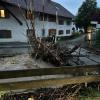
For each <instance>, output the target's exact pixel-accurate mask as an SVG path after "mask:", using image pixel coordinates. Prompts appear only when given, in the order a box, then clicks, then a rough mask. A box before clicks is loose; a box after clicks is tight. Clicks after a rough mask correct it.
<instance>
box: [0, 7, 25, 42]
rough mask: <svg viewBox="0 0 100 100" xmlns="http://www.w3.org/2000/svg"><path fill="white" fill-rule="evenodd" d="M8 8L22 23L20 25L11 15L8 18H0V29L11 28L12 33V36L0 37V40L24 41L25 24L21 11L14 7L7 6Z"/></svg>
mask: <svg viewBox="0 0 100 100" xmlns="http://www.w3.org/2000/svg"><path fill="white" fill-rule="evenodd" d="M9 9H10V11H11V12H13V14H14V15H15V16H16V17H17V18H18V19H19V20H20V21H21V22H22V23H23V25H20V24H19V23H18V22H17V20H16V19H15V18H14V17H12V16H11V15H10V17H9V18H2V19H1V18H0V30H11V33H12V38H9V39H0V42H26V41H27V38H26V29H27V26H26V24H25V21H24V19H23V16H22V13H21V11H20V10H19V9H18V8H16V7H9Z"/></svg>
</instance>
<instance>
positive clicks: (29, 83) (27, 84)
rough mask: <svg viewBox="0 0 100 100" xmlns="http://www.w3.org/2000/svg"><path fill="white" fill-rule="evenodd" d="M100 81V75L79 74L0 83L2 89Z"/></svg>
mask: <svg viewBox="0 0 100 100" xmlns="http://www.w3.org/2000/svg"><path fill="white" fill-rule="evenodd" d="M99 81H100V76H79V77H71V78H60V79H44V80H33V81H24V82H13V83H10V82H9V83H2V84H0V91H10V90H19V89H34V88H45V87H51V86H64V85H68V84H80V83H90V82H99Z"/></svg>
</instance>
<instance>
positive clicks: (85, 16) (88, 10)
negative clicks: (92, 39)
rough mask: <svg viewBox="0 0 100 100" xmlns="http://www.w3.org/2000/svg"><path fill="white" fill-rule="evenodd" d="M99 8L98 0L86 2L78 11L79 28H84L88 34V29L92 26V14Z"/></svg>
mask: <svg viewBox="0 0 100 100" xmlns="http://www.w3.org/2000/svg"><path fill="white" fill-rule="evenodd" d="M96 8H97V2H96V0H85V1H84V2H83V4H82V5H81V7H80V8H79V10H78V14H77V16H76V19H75V22H76V26H77V27H78V28H83V29H84V31H85V33H87V28H88V27H89V26H90V25H91V21H92V17H91V16H92V14H93V13H94V12H95V10H96Z"/></svg>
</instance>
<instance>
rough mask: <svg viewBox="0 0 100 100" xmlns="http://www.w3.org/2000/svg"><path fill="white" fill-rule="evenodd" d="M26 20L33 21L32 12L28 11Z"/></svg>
mask: <svg viewBox="0 0 100 100" xmlns="http://www.w3.org/2000/svg"><path fill="white" fill-rule="evenodd" d="M26 19H30V20H32V19H33V11H31V10H27V11H26Z"/></svg>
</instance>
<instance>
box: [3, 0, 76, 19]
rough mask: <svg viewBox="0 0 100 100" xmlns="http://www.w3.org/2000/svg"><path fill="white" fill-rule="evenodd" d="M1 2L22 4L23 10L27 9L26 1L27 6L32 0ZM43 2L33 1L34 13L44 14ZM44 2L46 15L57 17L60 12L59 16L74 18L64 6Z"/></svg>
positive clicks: (48, 0) (46, 0)
mask: <svg viewBox="0 0 100 100" xmlns="http://www.w3.org/2000/svg"><path fill="white" fill-rule="evenodd" d="M1 1H3V2H6V3H10V4H12V5H18V4H20V6H21V7H22V8H25V9H26V8H27V7H26V3H25V1H26V2H27V4H29V2H30V1H31V0H1ZM42 1H43V0H33V4H34V11H36V12H43V2H42ZM44 1H45V6H44V12H45V13H47V14H52V15H56V12H58V16H62V17H67V18H74V15H73V14H72V13H70V12H69V11H68V10H67V9H65V8H64V7H63V6H62V5H60V4H58V3H56V2H53V1H51V0H44Z"/></svg>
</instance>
